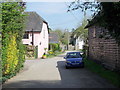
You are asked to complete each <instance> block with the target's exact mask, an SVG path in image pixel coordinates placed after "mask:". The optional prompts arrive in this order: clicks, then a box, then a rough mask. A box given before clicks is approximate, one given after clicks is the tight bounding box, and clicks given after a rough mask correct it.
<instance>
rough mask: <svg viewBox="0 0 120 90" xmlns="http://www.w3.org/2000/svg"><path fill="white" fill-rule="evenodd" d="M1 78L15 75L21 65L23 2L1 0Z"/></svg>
mask: <svg viewBox="0 0 120 90" xmlns="http://www.w3.org/2000/svg"><path fill="white" fill-rule="evenodd" d="M1 4H2V14H1V15H2V30H1V32H2V50H1V51H2V79H3V82H4V81H5V80H6V79H8V78H10V77H12V76H14V75H16V73H17V72H19V70H20V69H21V67H23V65H24V61H25V56H24V55H25V51H24V50H25V49H24V45H23V44H22V37H23V32H24V27H25V26H24V25H25V16H26V15H25V14H24V9H25V7H24V3H23V2H21V3H20V2H2V3H1Z"/></svg>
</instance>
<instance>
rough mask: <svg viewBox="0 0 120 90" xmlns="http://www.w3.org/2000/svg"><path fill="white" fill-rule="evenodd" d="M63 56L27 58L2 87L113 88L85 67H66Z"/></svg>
mask: <svg viewBox="0 0 120 90" xmlns="http://www.w3.org/2000/svg"><path fill="white" fill-rule="evenodd" d="M63 57H64V55H59V56H57V57H54V58H50V59H37V60H27V61H26V63H25V67H24V70H22V71H21V72H20V73H19V74H17V76H15V77H13V78H11V79H10V80H8V81H7V82H6V83H5V84H4V85H3V88H114V86H112V85H111V84H109V83H108V82H107V81H106V80H105V79H103V78H101V77H99V76H97V75H96V74H94V73H92V72H90V71H88V70H87V69H86V68H72V69H66V68H65V61H64V59H63Z"/></svg>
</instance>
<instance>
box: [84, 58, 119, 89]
mask: <svg viewBox="0 0 120 90" xmlns="http://www.w3.org/2000/svg"><path fill="white" fill-rule="evenodd" d="M84 62H85V67H86V68H87V69H89V70H90V71H92V72H94V73H96V74H98V75H99V76H101V77H103V78H105V79H107V80H108V81H109V82H110V83H111V84H113V85H115V86H116V87H119V88H120V73H118V72H114V71H111V70H107V69H105V68H104V67H103V66H102V65H100V64H97V63H95V62H94V61H92V60H88V59H86V58H84Z"/></svg>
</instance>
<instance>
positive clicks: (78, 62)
mask: <svg viewBox="0 0 120 90" xmlns="http://www.w3.org/2000/svg"><path fill="white" fill-rule="evenodd" d="M64 59H66V65H65V66H66V68H69V67H84V62H83V58H82V55H81V54H80V52H68V53H67V54H66V57H64Z"/></svg>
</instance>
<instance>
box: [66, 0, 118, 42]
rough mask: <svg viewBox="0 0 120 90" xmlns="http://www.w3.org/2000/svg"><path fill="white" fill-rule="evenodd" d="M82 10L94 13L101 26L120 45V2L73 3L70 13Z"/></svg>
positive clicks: (77, 0)
mask: <svg viewBox="0 0 120 90" xmlns="http://www.w3.org/2000/svg"><path fill="white" fill-rule="evenodd" d="M77 9H81V10H82V11H86V10H88V9H90V10H91V11H93V12H94V14H93V18H94V17H95V16H96V15H97V16H99V17H97V18H96V20H97V21H99V22H98V23H99V25H100V26H102V27H105V28H107V29H108V31H109V33H110V34H111V35H112V36H113V37H114V38H115V39H116V41H118V43H119V44H120V12H119V11H120V2H84V3H80V1H79V0H76V1H75V2H72V3H71V4H70V6H69V9H68V11H71V10H77Z"/></svg>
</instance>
